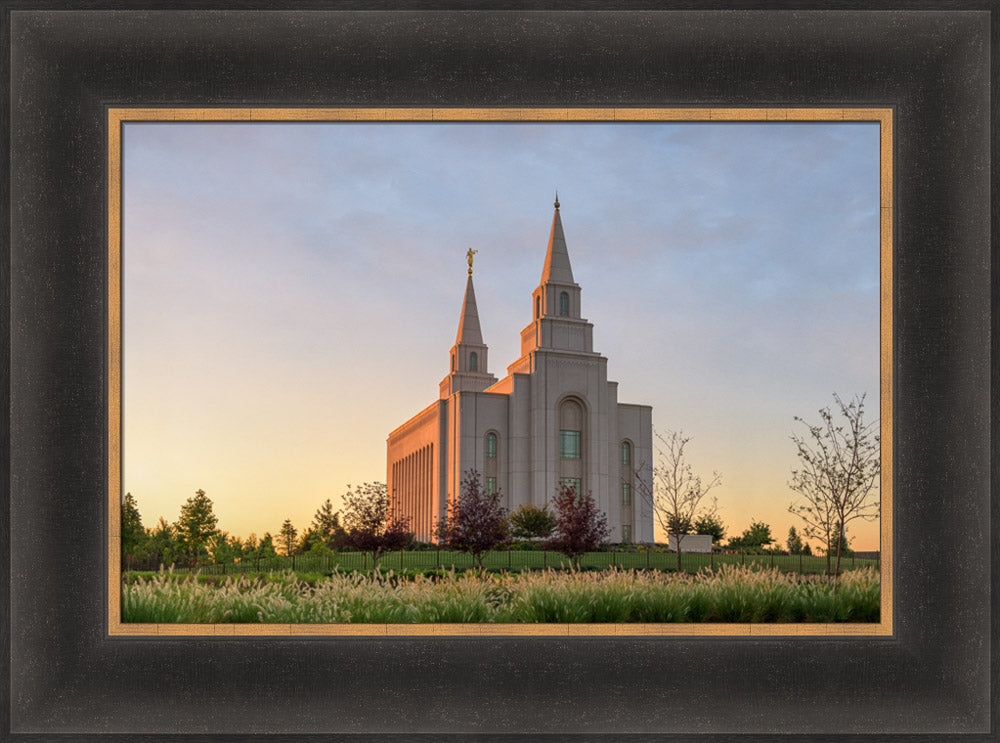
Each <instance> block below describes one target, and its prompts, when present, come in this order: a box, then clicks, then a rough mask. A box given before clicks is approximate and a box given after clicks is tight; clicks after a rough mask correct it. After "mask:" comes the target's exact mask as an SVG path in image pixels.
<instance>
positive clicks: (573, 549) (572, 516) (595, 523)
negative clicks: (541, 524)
mask: <svg viewBox="0 0 1000 743" xmlns="http://www.w3.org/2000/svg"><path fill="white" fill-rule="evenodd" d="M552 505H553V506H554V507H555V518H556V525H555V529H554V530H553V533H552V538H551V539H550V540H549V541H548V543H547V545H546V546H547V547H548V548H549V549H552V550H556V551H557V552H562V553H563V554H564V555H566V557H568V558H569V559H570V561H571V562H572V563H573V566H574V567H575V568H579V567H580V556H581V555H583V554H584V553H586V552H591V551H593V550H596V549H597V548H598V547H600V545H601V544H603V543H604V541H605V540H606V539H607V538H608V536H609V535H610V534H611V530H610V529H609V528H608V517H607V516H606V515H605V514H604V513H603V512H602V511H601V510H600V509H598V508H597V503H596V502H595V501H594V497H593V496H592V495H591V494H590V493H587V494H586V495H582V494H578V493H577V492H576V488H575V487H573V486H572V485H561V486H560V487H559V490H558V491H557V492H556V496H555V498H553V499H552Z"/></svg>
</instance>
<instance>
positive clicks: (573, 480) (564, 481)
mask: <svg viewBox="0 0 1000 743" xmlns="http://www.w3.org/2000/svg"><path fill="white" fill-rule="evenodd" d="M559 484H560V485H562V486H563V487H567V488H572V489H573V492H574V493H576V494H577V495H580V487H581V485H582V481H581V480H580V478H579V477H560V478H559Z"/></svg>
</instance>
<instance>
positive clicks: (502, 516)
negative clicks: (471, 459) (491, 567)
mask: <svg viewBox="0 0 1000 743" xmlns="http://www.w3.org/2000/svg"><path fill="white" fill-rule="evenodd" d="M500 500H501V497H500V491H499V489H498V490H496V491H494V492H492V493H487V492H486V491H485V490H484V489H483V486H482V483H481V482H480V479H479V473H478V472H476V471H475V470H469V471H468V472H466V473H465V479H464V480H463V481H462V492H461V493H460V494H459V497H458V500H457V501H453V502H452V503H451V504H450V505H449V507H448V518H447V519H444V520H442V521H439V522H438V524H437V529H436V531H437V537H438V539H439V540H440V541H441V544H442V545H444V546H446V547H448V548H449V549H453V550H458V551H460V552H468V553H469V554H470V555H472V557H473V558H474V559H475V561H476V564H477V565H479V569H480V570H482V568H483V555H485V554H486V553H487V552H489V551H490V550H493V549H498V548H500V547H504V546H506V545H507V544H508V543H509V542H510V531H509V529H508V526H507V509H506V508H504V507H503V506H502V505H500Z"/></svg>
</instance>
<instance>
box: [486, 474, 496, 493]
mask: <svg viewBox="0 0 1000 743" xmlns="http://www.w3.org/2000/svg"><path fill="white" fill-rule="evenodd" d="M495 492H497V479H496V478H495V477H487V478H486V495H493V494H494V493H495Z"/></svg>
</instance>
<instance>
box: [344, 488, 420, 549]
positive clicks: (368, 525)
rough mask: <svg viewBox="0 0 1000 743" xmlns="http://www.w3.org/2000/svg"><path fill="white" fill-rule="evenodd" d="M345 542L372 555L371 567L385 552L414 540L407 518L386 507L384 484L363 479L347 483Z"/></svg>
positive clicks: (404, 545) (386, 497)
mask: <svg viewBox="0 0 1000 743" xmlns="http://www.w3.org/2000/svg"><path fill="white" fill-rule="evenodd" d="M344 505H345V509H344V529H345V531H346V535H345V543H346V544H347V545H348V546H350V547H353V548H354V549H356V550H358V551H359V552H365V553H368V554H371V557H372V567H373V568H374V567H376V566H377V565H378V560H379V558H380V557H381V556H382V555H383V554H384V553H386V552H391V551H393V550H398V549H403V548H404V547H406V546H407V545H409V544H410V543H411V542H412V541H413V534H412V533H411V532H410V520H409V519H408V518H405V517H403V516H400V515H398V514H396V513H394V512H393V511H392V509H391V508H390V507H389V497H388V495H387V493H386V489H385V483H382V482H366V483H363V484H361V485H359V486H358V487H356V488H352V487H351V486H350V485H348V486H347V493H345V494H344Z"/></svg>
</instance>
